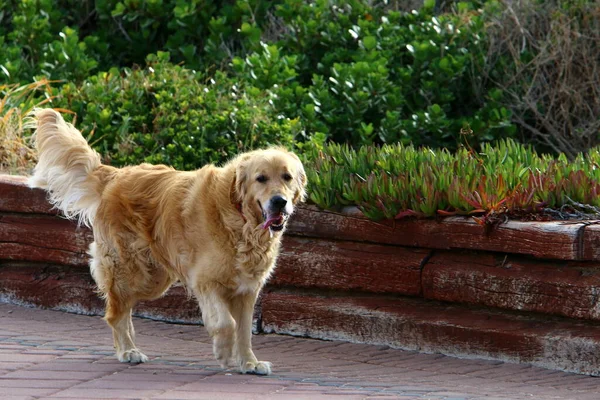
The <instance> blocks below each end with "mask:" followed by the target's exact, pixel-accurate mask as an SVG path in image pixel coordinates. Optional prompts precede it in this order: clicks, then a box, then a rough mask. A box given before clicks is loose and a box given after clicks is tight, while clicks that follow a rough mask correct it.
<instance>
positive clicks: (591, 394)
mask: <svg viewBox="0 0 600 400" xmlns="http://www.w3.org/2000/svg"><path fill="white" fill-rule="evenodd" d="M135 325H136V328H137V341H138V345H139V347H140V348H141V349H142V350H143V351H144V352H145V353H146V354H147V355H148V356H150V357H151V362H149V363H147V364H140V365H128V364H122V363H119V362H118V361H117V360H116V359H115V358H114V357H113V352H112V336H111V333H110V330H109V328H108V327H107V326H106V325H105V323H104V321H102V319H101V318H100V317H89V316H83V315H74V314H68V313H62V312H57V311H48V310H39V309H30V308H24V307H20V306H15V305H8V304H0V398H1V399H3V400H16V399H98V398H103V399H134V398H135V399H309V400H318V399H350V400H354V399H435V400H440V399H447V400H451V399H490V400H491V399H540V400H545V399H574V400H588V399H589V400H591V399H600V380H599V379H598V378H593V377H588V376H582V375H574V374H568V373H563V372H558V371H551V370H544V369H540V368H534V367H531V366H527V365H514V364H507V363H502V362H498V361H482V360H464V359H457V358H451V357H446V356H442V355H439V354H419V353H416V352H410V351H402V350H395V349H390V348H386V347H381V346H370V345H361V344H352V343H344V342H327V341H318V340H311V339H302V338H293V337H287V336H277V335H259V336H255V338H254V344H255V349H256V353H257V355H258V357H259V358H260V359H264V360H268V361H271V362H273V364H274V368H275V369H274V374H273V375H271V376H268V377H260V376H250V375H240V374H238V373H236V372H234V371H223V370H221V369H220V368H219V367H218V365H217V363H216V362H215V361H214V359H213V356H212V354H211V345H210V340H209V338H208V336H207V334H206V332H205V330H204V328H203V327H198V326H192V325H174V324H167V323H163V322H156V321H150V320H144V319H136V320H135Z"/></svg>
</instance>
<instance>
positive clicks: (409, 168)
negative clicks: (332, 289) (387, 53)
mask: <svg viewBox="0 0 600 400" xmlns="http://www.w3.org/2000/svg"><path fill="white" fill-rule="evenodd" d="M304 158H305V162H306V163H307V165H308V168H307V171H308V174H309V177H308V178H309V184H310V190H309V193H310V200H311V201H312V202H314V203H315V204H317V205H318V206H320V207H322V208H328V209H339V208H341V207H343V206H345V205H357V206H358V207H359V208H360V209H361V210H362V212H363V213H364V214H365V215H366V216H367V217H369V218H371V219H374V220H380V219H398V218H402V217H407V216H417V217H432V216H436V215H442V216H447V215H473V216H477V215H478V216H481V215H483V216H484V217H483V218H480V219H479V221H480V222H481V223H486V218H488V217H490V216H499V215H513V214H516V215H522V214H532V213H538V212H540V211H542V210H543V209H545V208H554V209H556V208H560V207H562V206H563V205H565V204H568V203H569V202H577V203H581V204H588V205H593V206H600V149H598V148H595V149H592V150H590V151H589V152H588V153H587V154H579V155H578V156H577V157H576V158H575V159H574V160H568V159H567V158H566V157H565V156H564V155H561V156H559V157H553V156H550V155H545V154H544V155H539V154H538V153H536V152H535V151H534V150H533V149H532V148H531V147H529V146H524V145H521V144H518V143H516V142H514V141H512V140H503V141H500V142H498V143H496V144H495V145H490V144H484V145H483V146H482V147H481V149H480V150H479V151H473V150H472V149H467V148H461V149H459V150H458V151H456V152H453V153H451V152H449V151H446V150H431V149H427V148H415V147H413V146H406V145H403V144H393V145H384V146H381V147H374V146H364V147H360V148H358V149H352V148H351V147H349V146H346V145H338V144H330V145H327V146H325V147H322V148H318V149H317V148H315V149H312V150H310V149H305V153H304Z"/></svg>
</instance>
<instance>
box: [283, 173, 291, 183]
mask: <svg viewBox="0 0 600 400" xmlns="http://www.w3.org/2000/svg"><path fill="white" fill-rule="evenodd" d="M282 178H283V179H284V180H286V181H288V182H289V181H291V180H292V176H291V175H290V174H283V175H282Z"/></svg>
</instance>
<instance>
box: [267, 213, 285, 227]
mask: <svg viewBox="0 0 600 400" xmlns="http://www.w3.org/2000/svg"><path fill="white" fill-rule="evenodd" d="M282 220H283V218H282V217H281V215H274V216H271V217H269V218H267V220H266V221H265V223H264V224H263V229H269V227H270V226H271V225H273V224H274V223H275V222H277V223H278V224H280V223H281V222H283V221H282Z"/></svg>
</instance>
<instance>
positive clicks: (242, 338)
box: [231, 292, 271, 375]
mask: <svg viewBox="0 0 600 400" xmlns="http://www.w3.org/2000/svg"><path fill="white" fill-rule="evenodd" d="M257 297H258V292H255V293H248V294H241V295H237V296H235V297H234V298H233V299H232V300H231V313H232V315H233V318H234V319H235V322H236V324H237V327H236V341H235V352H236V357H237V361H238V365H239V368H240V372H242V373H243V374H247V373H250V374H259V375H269V374H270V373H271V363H270V362H268V361H258V359H257V358H256V356H255V355H254V352H253V351H252V318H253V315H254V305H255V304H256V298H257Z"/></svg>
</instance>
